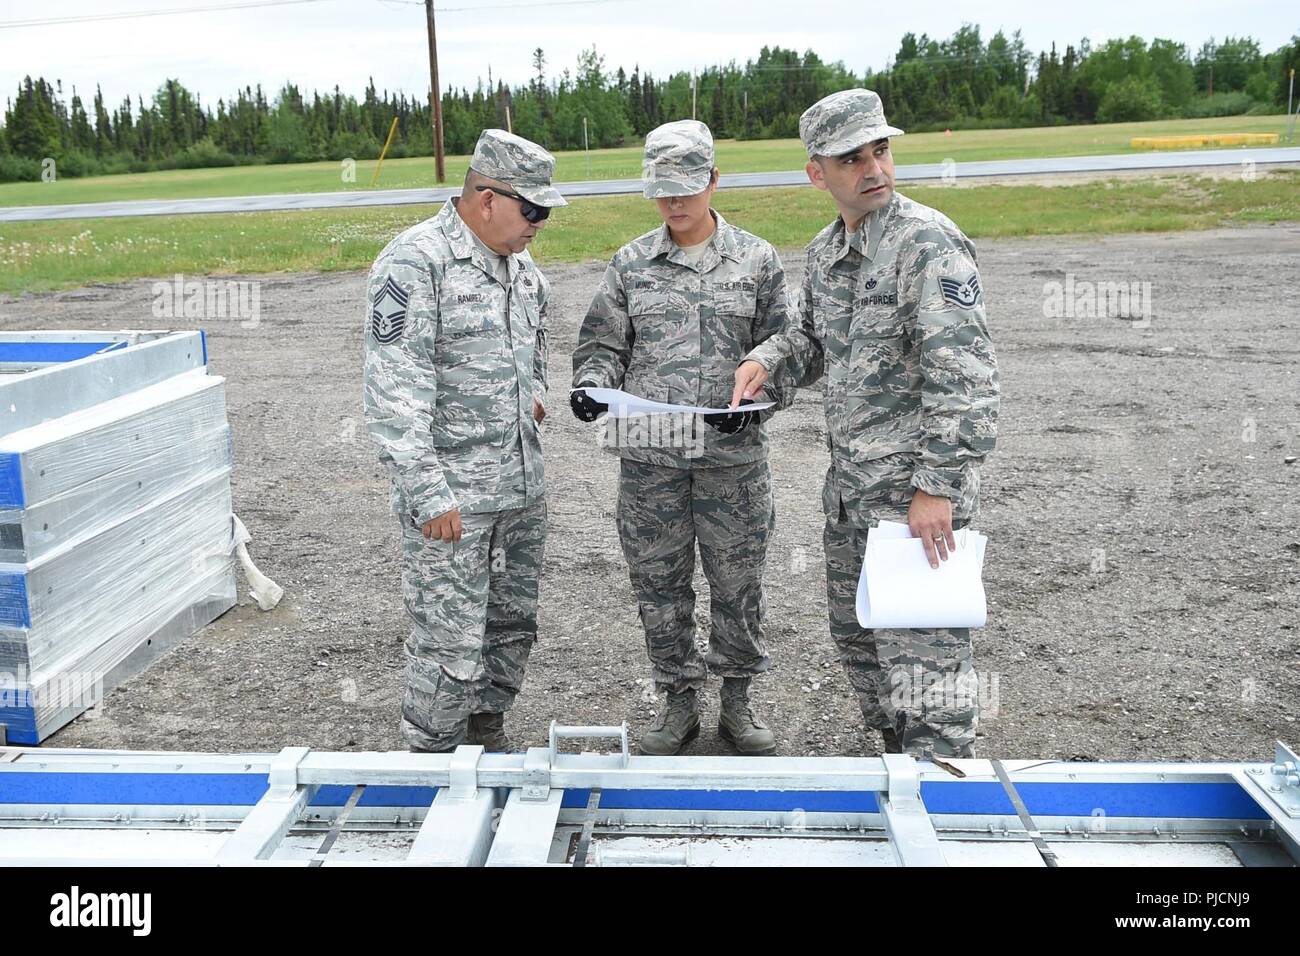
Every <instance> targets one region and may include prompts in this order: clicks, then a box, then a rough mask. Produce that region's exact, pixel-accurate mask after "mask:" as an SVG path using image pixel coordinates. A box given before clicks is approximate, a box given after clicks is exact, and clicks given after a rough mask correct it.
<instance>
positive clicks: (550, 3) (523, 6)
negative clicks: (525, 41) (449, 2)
mask: <svg viewBox="0 0 1300 956" xmlns="http://www.w3.org/2000/svg"><path fill="white" fill-rule="evenodd" d="M380 2H381V3H405V4H409V5H411V6H418V7H422V6H424V0H380ZM632 2H633V0H540V2H537V3H494V4H492V5H491V6H479V7H439V6H435V7H434V8H433V12H434V13H478V12H480V11H484V12H486V11H490V10H531V9H532V8H533V7H580V6H587V5H589V4H593V3H632Z"/></svg>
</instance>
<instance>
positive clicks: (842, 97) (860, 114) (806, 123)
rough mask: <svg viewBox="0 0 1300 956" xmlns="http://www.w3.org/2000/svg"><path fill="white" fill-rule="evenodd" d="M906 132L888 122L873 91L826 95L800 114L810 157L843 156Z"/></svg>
mask: <svg viewBox="0 0 1300 956" xmlns="http://www.w3.org/2000/svg"><path fill="white" fill-rule="evenodd" d="M902 135H903V131H902V130H901V129H897V128H895V127H893V126H890V125H889V124H888V123H886V122H885V108H884V106H883V105H881V102H880V97H879V96H878V95H877V94H876V93H874V92H872V91H871V90H842V91H841V92H839V93H832V94H831V95H830V96H825V97H822V98H821V99H820V100H818V101H817V102H816V103H814V104H813V105H812V106H810V107H808V109H806V110H804V114H803V116H801V117H799V138H800V139H801V140H803V144H804V146H806V147H807V148H808V158H809V159H811V158H812V157H814V156H843V155H844V154H845V153H851V152H853V151H854V150H855V149H857V148H859V147H860V146H863V145H865V144H867V143H870V142H872V141H873V140H877V139H884V138H885V137H886V136H902Z"/></svg>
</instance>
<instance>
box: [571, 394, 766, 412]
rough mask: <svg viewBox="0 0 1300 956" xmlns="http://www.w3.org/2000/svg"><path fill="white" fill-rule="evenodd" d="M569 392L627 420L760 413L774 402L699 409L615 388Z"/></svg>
mask: <svg viewBox="0 0 1300 956" xmlns="http://www.w3.org/2000/svg"><path fill="white" fill-rule="evenodd" d="M569 391H570V392H578V391H582V392H586V393H587V394H588V395H590V396H591V398H592V400H593V401H597V402H604V403H605V404H606V405H608V406H609V414H610V415H611V416H612V417H614V418H628V417H630V416H632V415H673V414H676V415H725V414H727V413H728V412H761V411H762V410H763V409H765V408H771V407H772V406H773V405H775V404H776V403H775V402H758V403H755V404H753V405H738V406H737V407H735V408H700V407H699V406H697V405H670V404H668V403H667V402H652V401H651V400H650V399H648V398H641V397H639V396H637V395H633V394H631V393H629V392H625V391H623V390H621V389H617V388H583V389H577V388H571V389H569Z"/></svg>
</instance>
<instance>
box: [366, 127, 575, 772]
mask: <svg viewBox="0 0 1300 956" xmlns="http://www.w3.org/2000/svg"><path fill="white" fill-rule="evenodd" d="M553 163H554V160H553V159H552V158H551V157H550V154H548V153H546V152H545V151H544V150H542V149H541V148H540V147H538V146H535V145H534V144H532V143H529V142H528V141H527V140H522V139H520V138H519V137H515V136H511V135H510V134H507V133H505V132H503V131H500V130H487V131H485V132H484V134H483V137H482V138H481V139H480V140H479V145H478V148H477V149H476V150H475V154H474V158H473V159H472V160H471V163H470V165H471V167H472V168H474V169H475V170H477V171H478V172H480V173H482V174H483V175H485V176H488V177H489V178H492V179H497V180H500V181H502V182H506V183H509V184H510V185H512V186H513V187H514V188H515V189H516V190H517V191H518V192H519V193H520V195H524V196H525V197H526V198H528V199H529V200H531V201H537V202H538V203H539V204H543V203H544V204H546V205H559V204H562V203H563V199H561V198H559V194H558V193H555V191H554V190H553V189H552V188H551V187H550V186H549V176H550V171H551V169H552V168H553ZM552 194H553V195H552ZM556 200H558V202H557V201H556ZM456 202H457V200H455V199H453V200H451V201H450V202H448V203H447V204H446V205H444V206H443V207H442V209H441V211H440V212H439V213H438V215H436V216H434V217H433V218H432V219H428V220H426V221H424V222H422V223H420V224H419V225H416V226H413V227H411V228H410V229H408V230H406V231H405V232H403V233H402V234H401V235H399V236H398V237H397V238H396V239H394V240H393V241H392V242H390V243H389V244H388V245H387V246H386V247H385V248H384V250H383V252H381V253H380V254H379V258H378V259H376V260H375V264H374V267H373V268H372V269H371V272H370V278H369V282H368V295H367V320H366V328H367V331H366V337H365V338H366V356H365V413H366V424H367V426H368V428H369V431H370V434H371V436H372V438H373V439H374V440H375V442H376V443H377V444H378V446H379V457H380V460H381V461H383V462H384V464H385V465H386V466H387V468H388V471H389V473H390V475H391V477H392V504H393V510H394V512H395V513H396V514H397V517H398V519H399V521H400V523H401V527H402V543H403V555H404V562H403V575H402V581H403V594H404V598H405V603H406V609H407V611H408V613H409V614H410V616H411V620H412V624H413V627H412V631H411V634H410V637H409V638H408V639H407V641H406V664H407V669H406V673H407V689H406V696H405V699H404V700H403V703H402V732H403V734H404V735H405V737H406V739H407V741H408V743H409V745H410V746H411V749H413V750H430V751H441V750H447V749H450V748H452V747H454V746H456V745H458V744H460V743H462V742H463V741H464V739H465V734H466V727H467V721H468V718H469V716H470V715H471V714H476V713H501V712H504V711H505V710H507V709H508V708H509V707H510V705H511V704H512V703H513V701H514V698H515V695H516V694H517V693H518V691H519V688H520V685H521V684H522V682H523V676H524V666H525V664H526V663H527V660H528V654H529V651H530V650H531V649H532V645H533V642H534V640H535V638H536V635H537V579H538V574H539V572H540V570H541V565H542V547H543V542H544V539H545V536H546V503H545V500H544V498H543V491H544V478H543V472H542V449H541V441H540V436H539V432H538V427H537V424H536V422H535V421H534V418H533V400H534V399H537V400H538V401H540V400H541V399H542V398H543V396H544V395H545V392H546V358H547V344H546V304H547V296H548V293H549V285H548V283H547V282H546V280H545V279H544V278H543V277H542V274H541V273H540V272H539V271H538V269H537V267H536V266H535V265H534V264H533V261H532V258H531V257H530V256H529V255H528V253H527V252H523V253H520V254H518V255H512V256H508V257H505V258H504V260H502V259H501V258H500V257H497V256H495V254H493V253H492V252H491V250H489V249H488V248H487V247H486V246H485V245H483V244H482V243H481V242H480V241H479V240H478V239H477V237H476V236H475V235H474V233H473V232H472V231H471V230H470V228H469V227H468V226H467V225H466V224H465V222H464V221H463V220H462V219H461V217H460V215H459V214H458V212H457V209H456ZM452 509H459V510H460V514H461V522H462V539H461V540H460V541H459V542H457V543H454V544H453V543H450V542H446V541H440V540H436V539H426V538H424V536H423V535H422V534H421V530H420V529H421V526H422V525H424V524H425V523H426V522H428V521H430V520H431V519H433V518H435V517H437V516H439V515H441V514H444V513H446V512H448V511H450V510H452Z"/></svg>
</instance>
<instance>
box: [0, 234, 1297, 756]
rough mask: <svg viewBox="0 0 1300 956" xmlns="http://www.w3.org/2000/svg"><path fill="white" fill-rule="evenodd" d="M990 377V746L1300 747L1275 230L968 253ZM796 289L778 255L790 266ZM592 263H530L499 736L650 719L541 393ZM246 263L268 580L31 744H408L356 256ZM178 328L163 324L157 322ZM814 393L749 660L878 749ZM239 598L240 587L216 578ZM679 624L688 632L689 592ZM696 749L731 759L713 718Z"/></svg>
mask: <svg viewBox="0 0 1300 956" xmlns="http://www.w3.org/2000/svg"><path fill="white" fill-rule="evenodd" d="M979 247H980V255H981V268H982V274H983V279H984V286H985V290H986V297H987V302H988V312H989V316H990V324H991V328H992V331H993V335H994V339H995V343H996V346H997V350H998V357H999V362H1000V366H1001V371H1002V384H1003V398H1002V418H1001V423H1002V424H1001V434H1000V437H999V442H998V448H997V452H996V454H995V455H994V456H993V457H992V458H991V459H990V461H989V463H988V465H987V467H986V471H985V486H984V495H983V500H984V512H983V515H982V517H981V519H980V521H979V526H980V527H981V528H982V529H983V530H984V531H985V532H986V533H987V534H988V535H989V538H990V545H989V552H988V557H987V566H986V572H985V579H986V585H987V588H988V595H989V599H990V605H991V606H990V614H989V626H988V627H987V628H985V629H983V630H981V631H979V632H977V637H976V661H977V665H978V666H979V667H980V669H981V672H982V682H983V688H984V695H983V696H984V698H985V700H984V713H985V716H984V719H983V721H982V723H981V727H980V732H981V738H980V744H979V752H980V753H981V755H984V756H1015V757H1059V758H1085V759H1087V758H1091V759H1111V760H1122V759H1142V758H1145V759H1168V760H1177V759H1213V758H1233V759H1245V758H1250V759H1261V758H1263V757H1265V756H1271V754H1272V741H1273V739H1274V738H1283V739H1288V740H1289V741H1290V742H1291V743H1292V744H1295V743H1300V724H1298V723H1297V722H1296V719H1297V717H1298V716H1300V693H1298V692H1297V684H1298V683H1300V629H1297V624H1298V623H1300V614H1297V604H1298V603H1300V602H1298V596H1300V527H1298V526H1300V505H1298V504H1297V499H1298V498H1300V494H1298V493H1297V492H1298V488H1297V484H1298V479H1300V462H1293V463H1291V464H1287V463H1286V459H1287V458H1289V457H1292V456H1295V455H1297V454H1300V374H1298V372H1300V346H1298V345H1297V337H1298V336H1300V310H1298V309H1297V305H1296V302H1297V299H1296V289H1297V288H1300V224H1288V225H1281V226H1271V227H1259V228H1245V229H1237V230H1222V231H1213V232H1200V233H1183V234H1156V235H1138V236H1124V237H1115V238H1106V239H1078V238H1057V239H1032V240H1004V241H986V242H981V243H979ZM785 259H786V263H787V268H788V270H789V272H790V273H791V276H792V278H795V279H797V276H798V274H799V273H800V271H801V269H802V257H801V255H800V254H799V253H798V252H797V251H790V252H788V253H787V254H786V256H785ZM601 268H602V266H601V265H600V264H597V263H592V264H587V265H580V266H565V267H555V268H550V269H548V270H547V271H548V274H549V275H550V277H551V280H552V282H553V285H554V303H555V305H554V307H553V308H552V310H551V322H552V327H553V334H552V342H553V348H552V358H551V377H552V382H553V383H554V386H553V391H552V399H551V405H552V414H551V417H550V418H549V419H548V421H547V423H546V425H545V434H546V453H547V473H548V477H549V481H550V490H549V496H550V513H551V522H552V523H551V533H550V538H549V540H548V543H547V555H546V570H545V575H544V578H543V581H542V611H541V635H540V640H539V643H538V646H537V648H536V650H535V652H534V655H533V658H532V662H531V664H530V667H529V672H528V679H527V683H526V685H525V687H524V691H523V693H522V695H521V696H520V698H519V702H518V705H517V707H516V709H515V710H514V711H513V713H512V716H511V717H510V721H509V727H510V729H511V731H512V733H513V734H514V735H515V736H516V738H517V739H519V740H521V741H522V742H523V743H524V744H526V745H539V744H542V743H544V741H545V735H546V728H547V726H548V724H549V722H550V720H551V719H552V718H560V719H562V720H563V721H566V722H571V723H591V724H609V723H617V722H618V721H620V720H622V719H624V718H626V719H627V720H629V722H630V723H631V725H632V728H633V731H634V733H639V732H640V731H641V730H642V729H644V727H645V726H646V725H647V723H648V721H649V718H650V717H651V715H652V712H653V707H654V704H653V700H652V698H651V696H650V694H649V692H648V688H649V686H650V685H649V683H648V680H647V678H648V666H647V664H646V661H645V651H644V645H643V640H642V637H641V634H640V631H639V626H638V622H637V615H636V611H635V607H634V604H633V601H632V596H631V591H630V588H629V586H628V582H627V575H626V567H625V564H624V562H623V558H622V555H621V553H620V550H619V547H618V541H617V537H616V534H615V530H614V521H613V499H614V479H615V472H616V460H615V459H613V458H612V457H610V456H608V455H607V454H604V453H601V452H600V451H598V450H597V449H596V447H595V442H594V432H593V431H592V430H591V429H592V427H593V426H582V425H579V424H578V423H576V422H575V421H574V420H573V419H572V418H571V417H570V416H569V414H568V412H567V408H566V407H565V402H564V400H563V389H564V388H565V387H567V384H568V368H569V356H570V354H571V352H572V349H573V346H574V342H575V338H576V332H577V326H578V322H579V320H580V318H581V315H582V313H583V311H584V308H585V305H586V302H587V299H588V297H589V295H590V293H591V290H592V289H593V286H594V283H595V281H596V279H597V277H598V275H599V274H600V270H601ZM1069 277H1072V278H1073V280H1074V283H1075V285H1074V287H1073V288H1074V291H1075V293H1076V295H1077V293H1078V292H1079V290H1080V288H1081V287H1080V286H1079V283H1082V282H1097V281H1122V282H1130V281H1136V282H1139V283H1141V282H1150V284H1151V285H1150V291H1151V297H1152V299H1151V300H1152V303H1153V309H1152V312H1151V315H1150V322H1149V325H1148V324H1147V323H1146V322H1145V321H1142V320H1141V319H1139V320H1138V321H1133V320H1125V319H1120V318H1095V317H1090V316H1087V315H1082V316H1080V315H1076V316H1074V317H1071V316H1069V315H1067V316H1064V317H1059V318H1049V317H1045V315H1044V302H1045V299H1046V298H1047V297H1048V296H1049V295H1050V293H1051V292H1052V291H1053V286H1052V285H1051V284H1052V283H1061V284H1062V286H1064V285H1065V283H1066V282H1067V278H1069ZM257 278H258V281H260V282H261V284H262V285H261V307H262V315H261V321H260V323H259V324H258V325H257V327H255V328H244V327H242V326H241V325H240V323H239V322H238V321H209V322H208V323H206V328H207V330H208V335H209V353H210V356H211V368H212V371H213V372H215V373H218V374H221V375H224V376H226V378H227V395H228V401H229V416H230V421H231V423H232V425H233V427H234V432H235V442H236V447H235V452H236V461H237V467H236V471H235V475H234V493H235V505H236V510H237V511H238V513H239V514H240V516H241V517H242V518H243V520H244V522H245V523H246V524H247V525H248V528H249V530H250V531H251V532H252V534H253V537H254V543H253V546H252V550H253V553H254V556H255V558H256V559H257V560H258V562H259V564H260V565H261V567H262V569H263V570H264V571H266V572H267V573H269V574H270V575H271V576H272V577H274V578H275V579H276V580H277V581H279V582H280V583H281V584H282V585H283V586H284V588H285V591H286V595H285V598H284V601H283V602H282V603H281V605H280V607H279V608H277V609H276V610H275V611H272V612H269V613H264V612H261V611H259V610H258V609H257V608H256V606H255V605H252V604H251V603H248V601H247V598H245V599H244V600H245V603H244V604H242V605H241V606H239V607H237V608H235V609H234V610H232V611H231V612H230V613H228V614H226V615H225V616H224V617H222V618H221V619H220V620H218V621H217V622H216V623H214V624H213V625H211V626H210V627H208V628H206V629H205V630H204V631H202V632H201V633H199V634H198V635H196V636H195V637H194V638H192V639H191V640H189V641H188V642H186V643H184V644H183V645H181V646H180V647H179V648H177V649H175V650H173V651H172V652H171V653H169V654H168V655H167V656H165V657H164V658H163V659H161V660H160V661H158V662H157V663H155V664H154V665H153V666H152V667H151V668H150V669H149V670H148V671H147V672H146V673H144V674H142V675H140V676H139V677H137V678H135V679H134V680H132V681H130V682H128V683H127V684H125V685H124V686H122V687H121V688H119V689H118V690H116V691H115V692H113V693H112V694H111V695H109V697H108V698H107V701H106V702H105V703H104V705H103V706H102V707H101V708H100V713H99V714H97V715H95V716H93V717H91V718H85V717H83V718H81V719H79V720H77V721H75V722H74V723H72V724H70V725H69V726H68V727H66V728H65V729H64V730H62V731H60V732H59V733H58V734H56V735H55V736H54V737H53V738H51V740H50V741H49V744H50V745H53V746H78V747H108V748H141V749H168V750H170V749H179V750H219V751H239V750H251V751H267V750H276V749H278V748H280V747H282V746H286V745H307V746H310V747H314V748H322V749H357V750H385V749H401V748H402V746H403V745H402V741H401V738H400V736H399V734H398V731H397V710H398V702H399V699H400V695H401V690H402V686H403V671H402V655H401V642H402V640H403V637H404V634H405V631H406V629H407V628H406V624H405V621H404V619H403V611H402V606H401V600H400V589H399V577H398V562H399V555H398V545H397V527H396V524H395V521H394V519H393V518H391V517H390V516H389V514H388V512H387V506H388V498H387V481H386V478H385V477H384V475H383V474H382V473H381V471H380V467H379V465H378V463H377V461H376V459H375V455H374V452H373V449H372V447H371V445H370V443H369V440H368V438H367V436H366V434H365V429H364V426H363V425H362V422H361V413H360V395H361V393H360V356H361V348H362V345H361V334H362V331H361V330H362V324H361V311H362V306H361V300H362V292H363V282H364V276H363V275H362V274H359V273H330V274H322V275H277V276H271V277H257ZM151 303H152V289H151V283H150V282H147V281H146V282H136V283H130V284H125V285H119V286H101V287H92V288H86V289H80V290H76V291H69V292H62V293H53V294H46V295H37V296H22V297H18V298H0V326H2V327H4V328H7V329H32V328H57V329H74V328H103V329H120V328H141V327H153V326H156V325H157V324H158V322H157V321H156V320H155V319H153V317H152V314H151ZM177 327H179V326H177ZM824 435H825V427H824V421H823V416H822V409H821V400H820V394H819V393H818V392H817V391H815V390H810V391H807V392H805V393H803V394H802V395H801V396H800V398H799V401H798V403H797V404H796V405H795V407H794V408H793V409H791V410H789V411H787V412H785V413H782V414H781V415H779V416H778V417H777V419H776V421H775V423H774V426H773V447H774V453H773V455H772V464H773V470H774V474H775V483H776V494H777V511H778V530H777V534H776V537H775V542H774V546H773V548H772V551H771V556H770V563H769V568H768V573H767V584H768V588H769V607H770V615H769V641H770V645H771V650H772V655H773V659H774V666H773V669H772V670H771V671H770V672H769V673H768V674H767V675H765V676H764V677H763V678H761V679H760V681H759V683H758V688H757V694H756V697H757V700H758V702H759V707H760V709H761V712H762V713H763V715H765V716H766V718H767V719H768V722H769V723H770V724H771V726H772V727H773V728H774V730H775V731H776V733H777V737H778V741H779V744H780V747H781V750H782V752H783V753H789V754H864V753H874V752H876V751H875V746H876V741H875V739H874V738H871V737H868V736H867V735H866V734H864V732H863V731H862V729H861V719H860V716H859V715H858V714H857V712H856V708H855V706H854V703H853V701H852V699H851V697H850V694H849V690H848V686H847V683H846V681H845V679H844V677H843V674H842V672H841V671H840V668H839V665H838V663H837V661H836V658H835V654H834V651H833V648H832V645H831V643H830V639H829V637H828V635H827V631H826V620H825V596H824V591H823V588H824V576H823V570H822V553H821V528H822V519H821V513H820V498H819V491H820V487H821V477H822V473H823V471H824V468H825V464H826V452H825V446H824ZM241 591H243V588H242V582H241ZM697 591H698V592H699V594H700V605H699V608H698V609H697V612H696V617H697V621H698V622H699V624H700V626H701V635H702V636H703V634H704V633H706V631H707V627H708V614H707V594H708V587H707V585H706V584H705V583H704V581H703V580H702V577H701V579H700V580H699V581H698V582H697ZM716 711H717V697H716V683H715V682H711V684H710V692H709V693H708V694H707V695H706V731H705V733H704V734H703V735H702V736H701V738H700V739H699V741H698V742H697V743H695V744H694V745H693V746H692V748H691V751H690V752H694V753H710V752H719V753H725V752H727V750H726V745H725V744H723V743H722V742H721V741H719V740H718V739H717V737H716V733H715V731H714V729H713V726H714V724H715V723H716V721H714V720H711V719H710V718H712V717H714V716H715V715H716Z"/></svg>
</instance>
